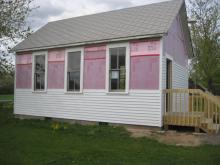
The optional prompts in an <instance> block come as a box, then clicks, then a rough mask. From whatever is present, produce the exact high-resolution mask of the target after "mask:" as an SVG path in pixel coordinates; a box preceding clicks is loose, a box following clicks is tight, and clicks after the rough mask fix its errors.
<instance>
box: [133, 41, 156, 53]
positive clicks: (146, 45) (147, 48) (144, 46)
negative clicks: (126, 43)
mask: <svg viewBox="0 0 220 165" xmlns="http://www.w3.org/2000/svg"><path fill="white" fill-rule="evenodd" d="M130 47H131V48H130V49H131V56H141V55H148V56H151V55H159V54H160V41H159V40H155V41H142V42H140V41H139V42H138V41H136V42H132V43H131V44H130Z"/></svg>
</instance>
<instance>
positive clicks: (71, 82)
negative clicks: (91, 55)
mask: <svg viewBox="0 0 220 165" xmlns="http://www.w3.org/2000/svg"><path fill="white" fill-rule="evenodd" d="M80 89H81V51H75V52H68V53H67V91H72V92H80Z"/></svg>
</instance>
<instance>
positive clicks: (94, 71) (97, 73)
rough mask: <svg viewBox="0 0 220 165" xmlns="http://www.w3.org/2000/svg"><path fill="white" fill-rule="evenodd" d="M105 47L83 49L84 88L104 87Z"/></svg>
mask: <svg viewBox="0 0 220 165" xmlns="http://www.w3.org/2000/svg"><path fill="white" fill-rule="evenodd" d="M105 67H106V51H105V47H104V46H101V47H90V48H86V49H85V57H84V89H104V88H105V70H106V68H105Z"/></svg>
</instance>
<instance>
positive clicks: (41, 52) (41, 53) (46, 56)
mask: <svg viewBox="0 0 220 165" xmlns="http://www.w3.org/2000/svg"><path fill="white" fill-rule="evenodd" d="M40 55H45V77H44V78H45V82H44V83H45V84H44V90H35V89H34V73H35V56H40ZM47 59H48V52H47V51H39V52H33V53H32V92H33V93H45V92H47V69H48V60H47Z"/></svg>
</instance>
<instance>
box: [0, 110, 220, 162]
mask: <svg viewBox="0 0 220 165" xmlns="http://www.w3.org/2000/svg"><path fill="white" fill-rule="evenodd" d="M0 164H1V165H69V164H82V165H91V164H94V165H97V164H98V165H112V164H113V165H122V164H125V165H139V164H141V165H142V164H143V165H146V164H150V165H151V164H158V165H161V164H162V165H166V164H169V165H172V164H177V165H179V164H181V165H182V164H186V165H190V164H193V165H196V164H198V165H203V164H204V165H207V164H209V165H212V164H216V165H219V164H220V146H211V145H204V146H200V147H176V146H168V145H165V144H160V143H158V142H156V141H154V140H150V139H147V138H137V139H135V138H131V137H130V136H129V134H128V133H127V132H126V131H125V130H124V129H123V128H113V127H110V126H80V125H68V124H55V123H54V122H51V121H39V120H22V121H21V120H17V119H13V115H12V111H11V110H0Z"/></svg>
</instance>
